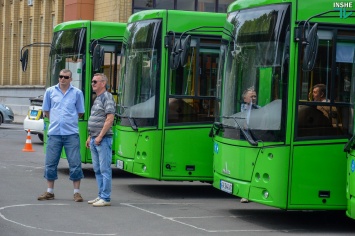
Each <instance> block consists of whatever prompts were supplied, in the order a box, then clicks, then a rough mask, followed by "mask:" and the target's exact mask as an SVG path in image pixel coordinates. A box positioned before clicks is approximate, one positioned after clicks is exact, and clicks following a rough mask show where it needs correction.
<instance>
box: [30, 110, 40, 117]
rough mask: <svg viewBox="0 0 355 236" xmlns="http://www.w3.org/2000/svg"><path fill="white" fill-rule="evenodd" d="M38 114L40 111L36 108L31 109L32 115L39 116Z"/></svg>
mask: <svg viewBox="0 0 355 236" xmlns="http://www.w3.org/2000/svg"><path fill="white" fill-rule="evenodd" d="M37 114H38V111H36V110H31V114H30V116H37Z"/></svg>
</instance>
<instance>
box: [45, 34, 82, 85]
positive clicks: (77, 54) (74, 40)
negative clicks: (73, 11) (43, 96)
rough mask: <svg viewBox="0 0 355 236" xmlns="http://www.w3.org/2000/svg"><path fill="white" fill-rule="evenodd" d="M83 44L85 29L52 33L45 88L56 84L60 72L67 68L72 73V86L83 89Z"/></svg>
mask: <svg viewBox="0 0 355 236" xmlns="http://www.w3.org/2000/svg"><path fill="white" fill-rule="evenodd" d="M85 42H86V29H85V28H80V29H72V30H65V31H58V32H55V33H54V35H53V41H52V45H51V51H50V54H49V60H48V70H47V71H48V72H47V73H48V75H47V82H46V85H47V87H50V86H53V85H55V84H57V83H58V76H59V72H60V70H62V69H64V68H67V69H69V70H71V71H72V78H73V80H72V85H73V86H75V87H77V88H79V89H81V90H83V89H84V87H83V86H85V85H84V84H83V78H82V76H84V74H85V73H84V71H83V68H84V65H85V56H84V55H85Z"/></svg>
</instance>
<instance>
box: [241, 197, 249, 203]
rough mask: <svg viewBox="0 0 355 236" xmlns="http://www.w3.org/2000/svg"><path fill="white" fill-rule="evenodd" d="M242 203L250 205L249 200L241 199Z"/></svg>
mask: <svg viewBox="0 0 355 236" xmlns="http://www.w3.org/2000/svg"><path fill="white" fill-rule="evenodd" d="M240 202H241V203H248V202H249V200H248V199H246V198H241V199H240Z"/></svg>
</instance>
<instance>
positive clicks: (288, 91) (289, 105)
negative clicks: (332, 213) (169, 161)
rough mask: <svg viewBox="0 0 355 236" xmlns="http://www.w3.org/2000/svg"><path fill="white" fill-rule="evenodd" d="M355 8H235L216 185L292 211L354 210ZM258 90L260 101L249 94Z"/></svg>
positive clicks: (226, 50) (222, 87) (226, 47)
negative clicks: (349, 207)
mask: <svg viewBox="0 0 355 236" xmlns="http://www.w3.org/2000/svg"><path fill="white" fill-rule="evenodd" d="M350 5H351V4H350ZM350 5H346V6H345V5H344V3H336V2H334V1H329V0H324V1H321V2H315V1H305V0H285V1H284V0H282V1H280V0H257V1H249V0H237V1H235V2H234V3H232V4H231V5H230V6H229V8H228V17H227V20H226V23H225V28H226V29H228V30H229V31H231V32H232V34H231V35H227V34H225V35H223V40H222V46H221V49H220V62H219V65H220V67H219V69H218V78H217V101H216V103H217V106H216V121H215V123H214V124H213V127H212V129H211V135H210V136H212V137H213V141H214V151H213V152H214V159H213V162H214V180H213V186H214V187H215V188H218V189H220V190H222V191H225V192H227V193H230V194H233V195H235V196H238V197H242V198H247V199H249V200H250V201H253V202H257V203H260V204H264V205H268V206H272V207H276V208H280V209H285V210H345V209H347V207H348V206H347V205H348V201H349V205H351V207H352V208H353V210H352V212H351V213H348V215H351V216H352V217H354V216H355V213H354V212H355V200H354V199H353V198H352V194H355V192H354V189H355V188H354V187H351V186H350V181H349V183H347V169H349V170H350V172H354V169H355V167H354V166H355V165H354V164H352V165H354V166H349V165H350V164H351V163H354V158H353V156H352V162H351V161H350V162H349V163H347V155H346V153H345V152H344V145H345V144H346V143H347V141H348V140H349V137H351V136H352V134H353V123H354V115H353V114H354V110H353V103H354V100H353V97H352V96H350V94H354V88H355V86H354V85H353V84H354V83H355V66H354V49H355V19H354V17H355V13H353V12H352V8H351V6H350ZM348 7H349V8H348ZM249 91H252V92H253V93H254V100H253V101H254V102H250V101H245V100H247V99H245V98H246V96H245V95H246V94H247V93H248V92H249ZM319 95H323V96H322V98H321V99H319ZM245 108H247V109H245ZM348 146H351V145H348ZM348 150H350V148H348ZM350 153H353V155H354V152H353V151H350ZM347 166H348V168H347ZM351 174H353V173H351ZM348 175H350V173H348ZM353 176H354V175H353ZM354 182H355V179H354V177H353V181H352V184H354ZM349 189H352V194H349Z"/></svg>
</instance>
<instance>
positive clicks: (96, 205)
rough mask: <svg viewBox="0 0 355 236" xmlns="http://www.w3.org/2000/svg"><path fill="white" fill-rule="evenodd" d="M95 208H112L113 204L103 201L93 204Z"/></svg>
mask: <svg viewBox="0 0 355 236" xmlns="http://www.w3.org/2000/svg"><path fill="white" fill-rule="evenodd" d="M92 205H93V206H94V207H103V206H111V202H106V201H105V200H103V199H100V200H98V201H97V202H94V203H93V204H92Z"/></svg>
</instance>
